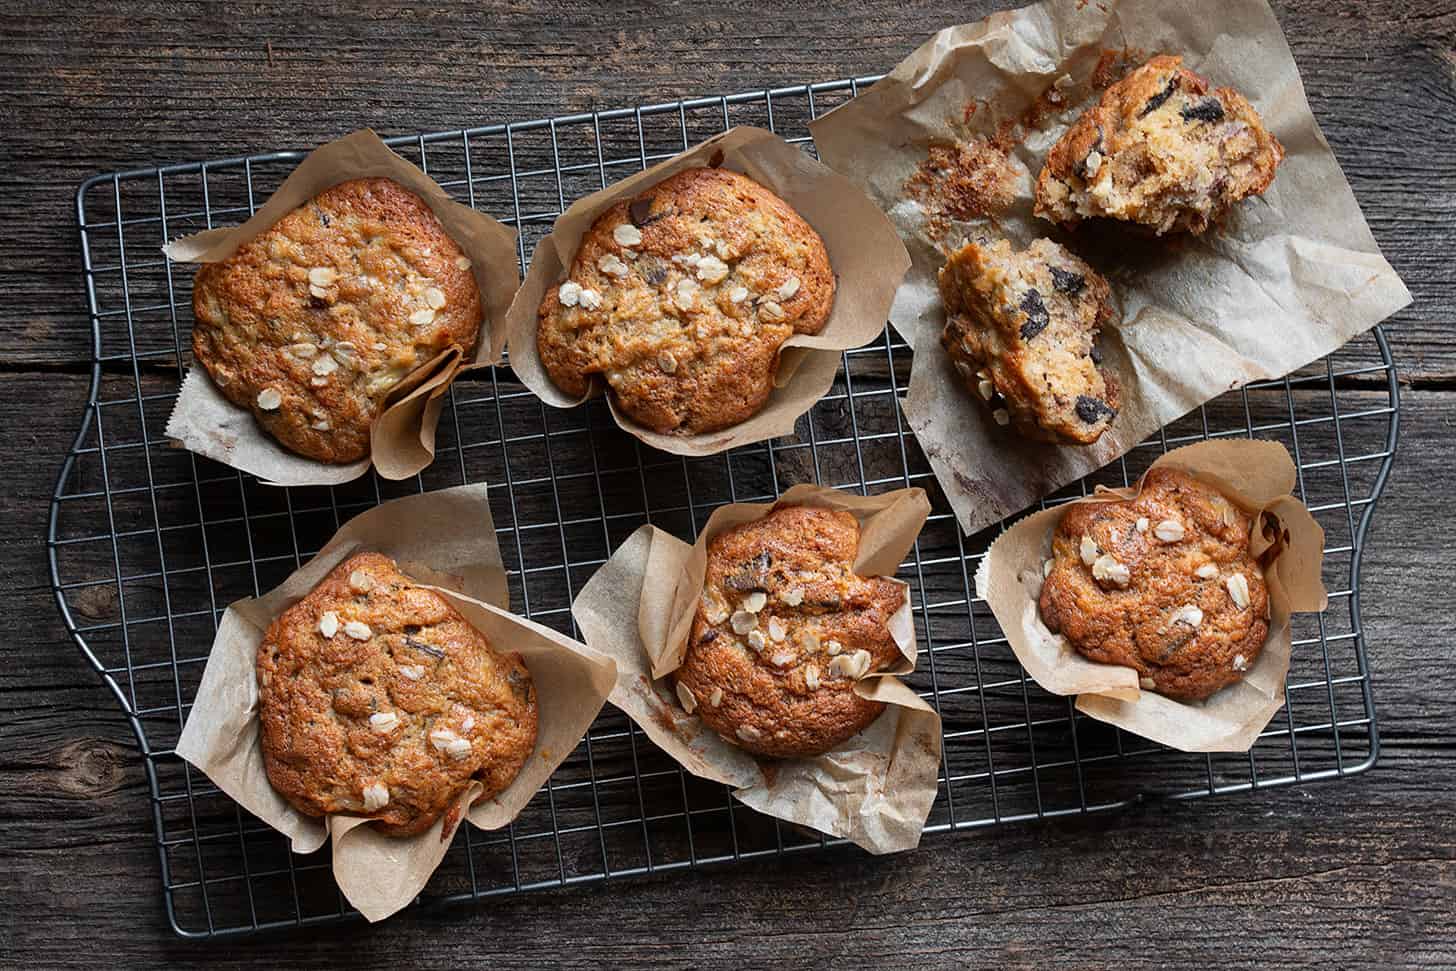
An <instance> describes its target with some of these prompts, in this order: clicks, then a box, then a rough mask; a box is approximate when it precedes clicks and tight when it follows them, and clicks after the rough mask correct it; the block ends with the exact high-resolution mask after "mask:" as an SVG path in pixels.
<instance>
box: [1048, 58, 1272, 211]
mask: <svg viewBox="0 0 1456 971" xmlns="http://www.w3.org/2000/svg"><path fill="white" fill-rule="evenodd" d="M1283 158H1284V147H1283V146H1282V145H1280V144H1279V140H1278V139H1277V138H1275V137H1274V135H1273V134H1271V133H1270V132H1269V130H1268V129H1267V128H1265V127H1264V122H1263V121H1262V119H1260V117H1259V114H1258V112H1256V111H1255V110H1254V107H1253V105H1251V104H1249V102H1248V99H1246V98H1245V97H1244V96H1243V95H1241V94H1239V93H1238V92H1237V91H1235V90H1234V89H1233V88H1216V89H1214V90H1212V91H1210V90H1209V87H1208V82H1207V81H1206V80H1204V79H1203V78H1201V77H1199V76H1198V75H1197V74H1194V73H1193V72H1192V71H1190V70H1188V69H1187V68H1185V67H1183V59H1182V58H1181V57H1173V56H1169V55H1160V56H1158V57H1154V58H1153V59H1152V60H1150V61H1148V62H1147V63H1146V64H1144V65H1143V66H1142V67H1140V68H1138V69H1137V70H1135V71H1133V72H1132V73H1130V74H1129V75H1128V76H1127V77H1125V78H1123V79H1122V80H1121V81H1119V82H1117V83H1116V84H1114V85H1112V86H1111V87H1109V88H1108V89H1107V90H1106V91H1104V92H1103V93H1102V97H1101V99H1100V100H1099V101H1098V103H1097V104H1096V105H1094V106H1093V107H1091V108H1089V109H1088V110H1087V111H1086V112H1084V113H1083V114H1082V116H1081V117H1080V118H1078V119H1077V121H1076V123H1075V124H1073V125H1072V127H1071V128H1069V129H1067V132H1066V134H1064V135H1063V136H1062V137H1061V139H1059V140H1058V141H1057V143H1056V145H1054V146H1052V150H1051V152H1050V153H1048V155H1047V160H1046V164H1045V166H1043V167H1042V170H1041V174H1040V176H1039V177H1038V178H1037V180H1036V214H1037V215H1038V216H1042V217H1044V218H1046V219H1050V220H1052V221H1054V222H1058V223H1061V224H1063V225H1066V226H1072V225H1075V224H1076V223H1078V222H1080V221H1081V220H1083V219H1089V218H1093V217H1105V218H1108V219H1117V220H1121V221H1123V222H1129V223H1135V224H1137V225H1139V226H1142V227H1144V228H1146V229H1148V230H1151V231H1152V232H1154V233H1156V234H1158V235H1162V234H1164V233H1170V232H1188V233H1193V234H1198V233H1202V232H1204V231H1205V230H1207V229H1208V228H1209V227H1210V226H1213V225H1215V224H1216V223H1218V222H1219V220H1221V219H1222V218H1223V217H1224V216H1225V215H1226V214H1227V213H1228V211H1229V210H1230V209H1231V208H1233V206H1234V205H1235V204H1236V203H1237V202H1238V201H1239V200H1241V199H1244V198H1247V197H1248V196H1253V195H1258V194H1259V193H1261V192H1263V191H1264V190H1265V189H1267V188H1268V187H1269V183H1270V182H1272V181H1274V170H1275V169H1276V168H1277V167H1278V165H1279V163H1280V161H1281V160H1283Z"/></svg>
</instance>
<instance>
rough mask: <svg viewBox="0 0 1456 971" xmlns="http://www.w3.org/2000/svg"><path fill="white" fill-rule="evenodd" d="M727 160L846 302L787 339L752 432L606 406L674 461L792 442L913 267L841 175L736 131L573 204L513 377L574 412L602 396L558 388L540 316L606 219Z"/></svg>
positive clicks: (540, 263) (517, 305) (551, 240)
mask: <svg viewBox="0 0 1456 971" xmlns="http://www.w3.org/2000/svg"><path fill="white" fill-rule="evenodd" d="M719 153H721V156H722V161H721V165H722V167H723V168H726V169H730V170H732V171H734V172H738V173H741V174H743V175H747V176H748V177H749V178H752V179H753V180H754V181H756V182H758V183H760V184H761V185H764V186H766V187H767V188H769V189H770V190H772V191H773V192H774V193H775V194H776V195H778V196H779V197H781V198H782V199H783V200H784V201H785V202H787V203H788V204H789V205H790V206H792V207H793V208H794V209H795V210H796V211H797V212H798V213H799V215H800V216H802V217H803V218H804V221H805V222H807V223H808V224H809V225H810V226H812V227H814V229H815V230H816V231H817V232H818V233H819V235H820V237H822V238H823V240H824V247H825V249H826V251H827V252H828V254H829V264H830V267H831V269H833V271H834V276H835V281H836V284H837V291H836V293H835V296H834V307H833V309H832V310H831V311H830V315H829V320H828V322H827V323H825V325H824V329H823V330H821V331H820V332H819V333H818V334H816V335H812V336H811V335H806V334H799V335H795V336H793V337H791V338H789V340H788V341H786V342H785V343H784V345H783V348H782V350H781V352H780V354H781V356H780V359H779V366H778V370H777V372H775V375H774V390H773V392H772V393H771V394H770V395H769V399H768V401H767V402H766V403H765V404H764V406H763V408H762V409H761V410H760V411H759V412H758V413H757V414H755V415H753V416H752V417H751V418H749V419H748V420H747V421H744V422H740V423H739V424H737V425H734V426H732V427H731V428H726V429H723V430H722V431H718V432H712V433H709V434H706V435H672V434H667V435H664V434H659V433H657V432H654V431H651V430H650V429H648V428H646V427H644V426H642V425H639V424H637V423H636V422H634V421H633V420H632V419H631V418H629V417H627V415H625V414H623V413H622V412H621V411H619V410H618V409H617V407H616V405H615V403H613V402H612V400H611V395H608V396H607V400H608V404H609V405H611V409H612V418H613V419H614V420H615V421H616V423H617V424H618V425H619V426H620V427H622V428H623V429H625V430H626V431H627V432H629V433H630V434H632V435H635V436H636V437H637V438H639V439H641V440H642V441H643V442H646V443H647V444H648V445H651V446H652V447H653V448H657V449H661V450H662V451H664V452H672V453H674V454H676V455H711V454H713V453H715V452H722V451H725V450H726V449H730V448H733V447H734V446H737V445H748V444H751V443H753V442H761V441H763V440H765V439H769V438H775V437H777V436H779V435H792V434H793V431H794V422H795V420H796V419H798V417H799V416H800V415H802V414H804V412H806V411H808V410H809V409H810V408H812V407H813V405H814V402H816V401H818V400H819V399H820V398H822V397H823V396H824V395H825V393H826V392H828V391H829V387H830V385H832V384H833V383H834V375H835V373H836V372H837V371H838V369H839V361H840V354H839V352H840V351H843V350H846V349H848V348H851V347H859V346H861V345H863V344H867V343H869V342H870V341H872V340H874V338H875V337H876V336H877V335H878V334H879V333H880V331H881V330H882V329H884V326H885V316H886V314H887V313H888V312H889V309H890V302H891V301H892V300H893V299H894V296H895V290H896V288H897V287H898V286H899V285H900V281H901V279H902V278H903V277H904V275H905V270H906V268H907V267H908V266H909V265H910V257H909V255H908V254H907V253H906V252H905V245H904V244H903V243H901V242H900V238H899V236H897V235H896V233H895V228H894V227H893V226H892V225H891V224H890V222H889V220H888V219H886V218H885V215H884V213H882V212H880V210H879V208H878V207H877V206H876V205H875V204H874V203H873V202H872V201H870V200H869V199H868V198H866V197H865V194H864V192H862V191H861V190H860V189H859V188H858V187H857V186H855V185H854V184H853V183H852V182H850V181H849V180H848V179H846V178H844V176H842V175H839V174H838V173H836V172H834V171H832V170H830V169H829V168H828V167H827V166H825V165H822V164H820V163H819V162H817V161H815V160H814V159H813V158H811V157H810V156H809V155H807V154H806V153H805V152H804V151H803V150H801V149H798V148H795V147H794V146H793V145H790V144H789V143H788V142H786V141H784V140H783V139H782V138H779V137H778V136H777V135H775V134H773V133H772V132H769V131H765V130H763V129H762V128H752V127H743V126H741V127H738V128H733V129H730V130H729V131H726V132H723V133H722V134H719V135H714V136H713V137H712V138H710V139H708V140H707V141H705V142H702V143H701V144H699V145H697V146H694V147H693V148H690V149H688V150H686V151H684V152H681V153H679V154H677V155H674V156H673V157H672V158H670V159H667V160H666V161H663V162H659V163H658V164H656V165H654V166H652V167H651V168H650V169H647V170H645V171H642V172H639V173H637V174H636V175H633V176H631V177H629V178H626V179H623V180H622V181H621V182H618V183H616V184H615V185H611V186H608V187H607V188H605V189H602V190H601V191H599V192H594V193H592V194H591V195H589V196H586V197H585V198H583V199H578V200H577V201H576V202H574V203H572V204H571V206H570V207H569V208H568V209H567V210H566V212H564V213H562V214H561V217H560V218H559V219H557V220H556V224H555V225H554V226H553V227H552V228H551V234H550V235H549V236H547V237H546V238H545V239H543V240H541V242H540V243H539V244H538V245H537V246H536V251H535V252H534V253H533V254H531V265H530V267H528V268H527V270H526V280H525V282H524V283H523V284H522V285H521V289H520V290H519V291H518V292H517V293H516V297H515V299H514V300H513V301H511V309H510V311H509V312H508V313H507V316H506V329H507V333H508V335H509V336H508V344H509V347H510V355H511V360H510V363H511V367H512V368H514V369H515V372H516V376H517V377H519V378H520V379H521V382H522V383H523V384H525V385H526V387H528V388H530V389H531V390H532V391H534V392H536V394H537V395H539V396H540V397H541V399H542V400H544V401H546V402H548V403H549V404H552V405H555V406H556V407H558V408H574V407H576V406H577V405H579V404H581V403H582V402H583V401H586V400H587V399H588V398H592V397H594V396H596V395H598V394H601V393H603V391H604V390H605V384H604V383H603V382H601V381H597V382H596V383H595V384H594V386H593V388H592V390H591V391H590V393H588V394H587V395H586V397H584V398H573V397H571V396H570V395H567V394H565V393H564V392H563V391H562V390H561V389H560V388H558V387H557V386H556V385H555V384H554V383H553V382H552V380H551V378H550V376H549V375H548V374H547V373H546V370H545V368H544V367H542V365H541V359H540V357H539V356H538V355H537V353H536V326H537V323H538V320H537V316H536V311H537V309H538V308H539V307H540V306H541V299H542V298H543V297H544V296H545V294H546V291H547V290H549V289H550V288H551V287H553V286H555V285H556V284H557V283H559V282H560V281H562V280H564V279H565V278H566V275H567V272H568V271H569V270H570V268H571V260H572V258H573V257H574V256H575V255H576V251H577V249H578V248H579V246H580V244H581V238H582V237H583V236H585V235H586V233H587V231H588V230H590V229H591V225H592V223H593V222H594V221H595V220H596V218H597V216H599V215H601V213H603V212H604V211H606V210H607V209H610V208H611V207H612V206H613V205H614V204H615V203H616V202H617V201H618V200H621V199H629V198H631V197H632V196H634V195H636V194H637V193H638V192H640V191H641V190H643V189H646V188H648V187H650V186H653V185H656V184H657V183H659V182H661V181H663V180H664V179H666V178H667V177H668V176H671V175H674V174H676V173H677V172H680V171H682V170H683V169H687V168H692V167H694V166H702V165H709V164H711V163H712V162H713V159H714V158H715V156H717V155H719Z"/></svg>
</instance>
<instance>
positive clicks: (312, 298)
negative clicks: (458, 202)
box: [192, 179, 481, 463]
mask: <svg viewBox="0 0 1456 971" xmlns="http://www.w3.org/2000/svg"><path fill="white" fill-rule="evenodd" d="M192 312H193V316H194V317H195V318H196V326H195V327H194V328H193V330H192V352H193V354H194V355H195V356H196V358H197V362H198V363H199V364H201V365H202V366H203V368H205V369H206V370H207V373H208V375H209V376H210V377H211V378H212V381H213V384H215V385H217V387H218V390H219V391H221V392H222V394H223V395H224V396H225V397H226V398H227V399H228V400H229V401H231V402H232V403H233V404H235V405H237V406H238V407H239V408H246V409H248V410H249V411H251V412H252V413H253V416H254V417H255V418H256V419H257V420H258V423H259V424H260V425H262V426H263V428H265V429H266V430H267V431H268V433H269V434H271V435H272V436H273V437H274V438H276V439H277V440H278V441H279V442H280V443H281V444H282V445H283V446H284V447H285V448H287V449H289V450H290V451H293V452H297V453H298V454H300V455H304V456H307V457H308V458H311V459H317V460H318V461H321V462H330V463H348V462H354V461H357V460H359V459H362V458H364V457H365V456H367V455H368V454H369V432H370V426H371V425H373V423H374V420H375V419H376V418H377V417H379V415H380V413H381V412H382V411H383V410H384V407H385V404H386V399H387V398H388V396H389V393H390V391H391V390H392V389H393V388H394V387H395V386H396V385H398V384H399V383H400V381H402V380H403V379H404V377H405V376H406V375H408V374H409V373H410V372H411V371H414V370H415V369H416V368H418V367H419V366H420V365H422V364H424V363H426V362H427V361H429V360H430V359H431V358H433V357H435V356H436V355H437V354H439V353H440V352H441V351H443V350H445V349H446V348H448V347H452V346H454V347H459V348H462V349H464V350H466V351H468V350H470V349H471V348H473V347H474V346H475V342H476V339H477V338H478V337H479V334H480V322H481V304H480V292H479V290H478V289H477V288H476V285H475V278H474V277H473V276H472V275H471V271H470V260H469V259H467V258H466V256H465V254H464V253H462V252H461V251H460V247H459V246H457V245H455V242H454V241H453V240H452V239H450V237H449V236H448V235H446V233H445V229H444V227H442V226H441V225H440V221H439V220H438V219H437V218H436V217H435V214H434V213H433V212H431V211H430V208H429V206H427V205H426V204H425V202H424V200H423V199H421V198H420V197H419V196H417V195H415V194H414V193H413V192H410V191H409V190H408V189H406V188H404V187H403V186H401V185H399V184H398V183H396V182H392V181H390V180H389V179H356V180H354V181H351V182H341V183H340V184H338V185H336V186H333V187H332V188H330V189H327V190H325V191H323V192H321V193H319V194H318V195H317V196H315V197H314V198H312V199H310V200H309V201H308V202H307V203H305V204H304V205H302V206H299V207H298V208H297V209H295V210H293V211H292V212H290V213H289V214H288V215H286V216H284V217H283V218H282V219H280V220H278V222H277V223H275V224H274V225H273V226H271V227H270V228H268V229H267V230H265V231H264V232H262V233H260V234H258V236H256V237H254V238H253V240H252V241H250V242H248V243H246V244H244V245H243V246H242V247H240V248H239V249H238V251H237V252H236V253H234V254H233V255H232V256H230V257H228V258H227V259H226V260H223V261H222V262H220V263H209V264H206V265H204V266H203V267H202V268H201V269H199V270H198V271H197V279H196V281H195V282H194V284H193V288H192Z"/></svg>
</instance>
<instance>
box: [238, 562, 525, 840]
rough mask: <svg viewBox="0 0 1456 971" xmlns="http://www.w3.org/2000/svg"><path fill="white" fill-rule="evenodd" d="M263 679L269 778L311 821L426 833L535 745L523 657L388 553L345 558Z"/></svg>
mask: <svg viewBox="0 0 1456 971" xmlns="http://www.w3.org/2000/svg"><path fill="white" fill-rule="evenodd" d="M257 674H258V696H259V718H260V719H261V722H262V743H263V764H264V768H265V769H266V770H267V773H268V781H269V782H271V783H272V785H273V788H274V789H276V790H278V792H279V793H280V794H282V795H283V797H284V798H285V799H287V800H288V801H289V802H290V803H292V804H293V806H294V807H295V808H297V809H298V810H299V811H300V812H303V813H307V814H308V815H310V816H323V815H327V814H330V813H348V814H350V815H354V816H368V817H370V818H372V819H373V820H375V824H374V825H375V826H376V827H377V828H379V829H380V830H381V831H383V832H385V833H387V834H389V835H393V836H408V835H412V834H414V833H418V832H422V831H423V830H426V829H428V828H429V827H430V825H431V824H432V823H433V822H434V821H435V820H436V819H437V818H439V816H440V815H441V814H442V813H444V812H445V811H446V810H447V809H449V808H450V806H451V805H453V803H454V802H455V800H456V799H458V798H459V796H460V794H461V793H462V792H463V791H464V790H465V789H466V787H467V786H468V785H469V784H470V782H471V781H472V780H477V781H479V782H480V783H481V784H482V785H483V786H484V787H485V791H484V792H483V793H482V794H481V796H480V799H481V800H484V799H489V798H491V797H492V796H495V795H498V794H499V793H501V792H503V791H504V790H505V789H506V788H507V787H508V786H509V785H510V784H511V782H512V780H514V779H515V777H516V774H517V773H518V772H519V771H520V769H521V766H522V765H524V764H525V761H526V759H527V758H529V757H530V754H531V751H532V749H533V748H534V747H535V744H536V695H535V688H534V687H533V685H532V682H531V673H530V671H528V670H527V669H526V666H525V663H524V662H523V661H522V659H521V656H520V655H519V654H504V653H501V652H498V651H496V650H494V649H493V648H492V647H491V645H490V643H489V642H488V641H487V640H486V637H485V635H484V634H482V633H481V632H480V631H478V630H476V629H475V628H474V627H472V626H470V624H469V623H467V622H466V620H465V618H463V617H461V616H460V614H459V612H457V611H456V610H455V608H454V607H452V606H451V605H450V603H449V601H447V600H446V599H445V598H444V597H442V596H440V595H439V594H438V593H436V592H435V591H433V590H428V589H425V588H424V587H422V586H420V585H418V584H416V583H414V582H413V581H412V580H410V579H409V578H408V577H407V576H405V575H404V574H403V573H401V572H400V571H399V568H398V567H397V566H396V565H395V563H394V561H393V560H391V559H389V558H388V557H386V556H383V555H381V554H379V553H360V554H358V555H356V556H353V557H350V558H349V559H348V560H346V561H344V562H343V563H341V564H339V565H338V566H337V567H335V568H334V569H333V571H332V572H330V573H329V575H328V576H327V577H325V578H324V579H323V581H322V582H321V583H319V585H318V586H316V587H314V589H313V590H312V591H310V592H309V594H308V595H307V596H306V597H304V598H303V599H302V600H300V601H299V602H298V603H296V604H294V605H293V606H292V607H289V608H288V609H287V610H285V611H284V612H283V613H282V614H280V615H279V616H278V618H277V619H276V620H274V621H273V623H272V624H271V625H269V627H268V630H267V632H266V633H265V634H264V636H263V643H262V644H261V645H260V646H259V647H258V660H257ZM477 801H479V800H477Z"/></svg>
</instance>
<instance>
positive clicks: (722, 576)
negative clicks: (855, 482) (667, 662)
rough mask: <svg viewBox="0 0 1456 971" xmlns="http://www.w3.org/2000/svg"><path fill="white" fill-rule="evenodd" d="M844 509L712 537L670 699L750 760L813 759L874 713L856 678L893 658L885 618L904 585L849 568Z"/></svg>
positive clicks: (786, 509)
mask: <svg viewBox="0 0 1456 971" xmlns="http://www.w3.org/2000/svg"><path fill="white" fill-rule="evenodd" d="M858 548H859V524H858V523H857V522H856V520H855V518H854V516H852V515H850V514H849V513H847V512H842V511H834V510H828V509H820V508H817V507H810V506H782V507H780V508H778V509H776V510H774V511H773V512H771V513H770V514H769V515H768V516H766V517H764V518H763V519H760V520H757V521H754V522H751V523H746V524H744V525H742V526H738V527H736V528H734V529H731V530H728V531H727V532H724V533H722V534H721V535H719V536H717V537H714V539H713V541H712V542H711V543H710V544H709V546H708V568H707V577H706V581H705V583H704V587H703V593H702V598H701V602H700V603H699V606H698V611H697V615H696V617H695V618H694V620H693V627H692V633H691V640H690V643H689V646H688V651H687V655H686V656H685V658H684V659H683V663H682V665H681V666H680V667H679V668H678V669H677V672H676V674H675V678H676V684H675V687H676V690H677V695H678V700H679V702H680V703H681V704H682V706H683V708H684V709H685V710H687V711H688V712H689V713H695V714H697V715H698V716H699V717H701V718H702V720H703V722H704V723H705V724H706V725H707V726H708V727H709V728H711V729H712V730H713V731H715V732H717V733H718V734H719V735H721V736H722V737H723V738H725V739H727V740H728V741H729V742H732V743H733V744H735V745H738V746H739V747H741V748H744V749H746V750H748V751H750V752H753V753H755V754H758V755H764V756H771V757H782V758H793V757H801V756H810V755H818V754H820V753H823V752H826V751H828V750H829V749H832V748H834V747H835V746H836V745H838V744H840V743H841V742H843V741H844V740H845V739H848V738H849V737H850V736H852V735H854V734H855V733H856V732H859V731H861V730H862V729H864V728H865V726H867V725H869V724H870V723H871V722H872V721H874V719H875V718H877V717H879V715H880V713H881V712H882V711H883V710H884V705H883V704H882V703H879V702H873V701H867V700H865V699H863V698H861V697H859V696H858V695H857V694H855V691H854V684H855V682H856V681H858V680H860V679H861V678H864V677H865V676H867V675H869V674H872V673H874V672H876V671H881V670H883V669H885V668H889V667H892V666H893V665H894V664H895V663H896V661H897V660H898V658H899V657H900V651H899V648H898V647H897V646H896V644H895V642H894V638H893V637H892V636H891V634H890V631H889V626H888V625H889V619H890V617H891V616H892V615H893V614H894V613H895V612H896V611H897V610H899V609H900V607H901V606H902V605H903V604H904V603H905V597H906V593H905V588H904V587H903V586H902V585H900V584H898V583H896V582H894V581H893V580H890V579H888V578H885V577H863V576H859V575H858V574H856V573H855V572H854V570H853V563H854V558H855V556H856V554H857V552H858Z"/></svg>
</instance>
